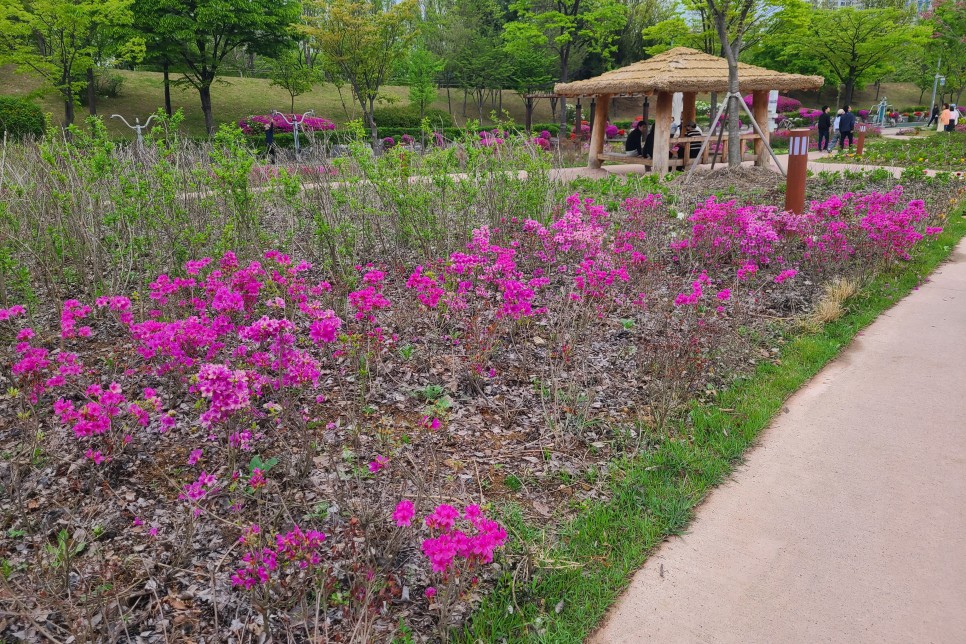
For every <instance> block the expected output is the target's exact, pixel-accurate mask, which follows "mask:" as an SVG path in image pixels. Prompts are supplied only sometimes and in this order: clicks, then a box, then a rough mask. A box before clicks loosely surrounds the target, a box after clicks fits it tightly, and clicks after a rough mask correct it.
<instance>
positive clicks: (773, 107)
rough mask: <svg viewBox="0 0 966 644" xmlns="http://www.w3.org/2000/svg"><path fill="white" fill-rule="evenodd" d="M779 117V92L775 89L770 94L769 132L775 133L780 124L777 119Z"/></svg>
mask: <svg viewBox="0 0 966 644" xmlns="http://www.w3.org/2000/svg"><path fill="white" fill-rule="evenodd" d="M776 116H778V90H777V89H773V90H771V91H770V92H768V131H769V132H774V131H775V128H776V127H778V124H777V123H775V117H776Z"/></svg>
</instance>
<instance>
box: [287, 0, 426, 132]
mask: <svg viewBox="0 0 966 644" xmlns="http://www.w3.org/2000/svg"><path fill="white" fill-rule="evenodd" d="M310 4H311V5H312V6H313V7H315V10H314V11H313V12H312V15H309V16H306V18H305V24H304V25H303V27H302V30H303V31H304V33H305V35H306V36H307V37H308V38H309V39H310V41H311V43H312V44H313V45H314V46H315V48H316V49H318V50H319V52H320V53H321V55H322V56H323V57H324V58H325V60H326V65H327V66H329V68H330V69H332V70H334V71H335V72H336V73H337V74H339V76H341V78H343V79H344V80H345V81H346V83H348V85H349V87H351V88H352V94H353V96H355V98H356V100H357V101H358V102H359V106H360V107H361V108H362V113H363V115H364V117H365V120H366V124H367V125H368V126H369V129H370V132H371V134H372V140H373V143H375V142H376V140H377V139H378V136H379V133H378V130H377V127H376V121H375V118H374V117H373V112H374V110H375V104H376V100H377V99H379V97H380V90H381V89H382V87H383V85H385V84H386V82H387V81H388V80H389V76H390V74H391V73H392V71H393V70H394V69H395V67H396V65H397V64H398V61H400V60H401V59H402V58H403V57H404V56H405V55H406V52H407V50H408V49H409V47H410V45H411V44H412V42H413V40H414V39H415V37H416V31H415V29H414V27H415V24H416V19H417V17H418V16H419V6H418V4H417V2H416V0H403V1H402V2H400V3H399V4H395V5H390V6H389V7H387V8H385V9H384V8H382V7H381V6H379V5H378V4H377V3H373V2H369V1H368V0H330V1H329V2H325V3H324V4H323V3H322V2H319V0H313V2H311V3H310Z"/></svg>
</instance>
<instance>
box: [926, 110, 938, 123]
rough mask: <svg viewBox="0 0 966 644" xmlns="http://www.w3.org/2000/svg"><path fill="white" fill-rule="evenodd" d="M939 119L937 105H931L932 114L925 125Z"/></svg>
mask: <svg viewBox="0 0 966 644" xmlns="http://www.w3.org/2000/svg"><path fill="white" fill-rule="evenodd" d="M938 120H939V105H933V106H932V116H930V117H929V122H928V123H926V127H929V126H930V125H932V124H933V123H935V122H936V121H938Z"/></svg>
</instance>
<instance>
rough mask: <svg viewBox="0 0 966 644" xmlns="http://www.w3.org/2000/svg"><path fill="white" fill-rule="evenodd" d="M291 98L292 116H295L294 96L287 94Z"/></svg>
mask: <svg viewBox="0 0 966 644" xmlns="http://www.w3.org/2000/svg"><path fill="white" fill-rule="evenodd" d="M289 96H291V97H292V114H295V94H289Z"/></svg>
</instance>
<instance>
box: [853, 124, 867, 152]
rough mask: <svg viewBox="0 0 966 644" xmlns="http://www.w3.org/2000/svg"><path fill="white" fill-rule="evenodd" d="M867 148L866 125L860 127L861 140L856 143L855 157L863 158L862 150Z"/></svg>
mask: <svg viewBox="0 0 966 644" xmlns="http://www.w3.org/2000/svg"><path fill="white" fill-rule="evenodd" d="M864 147H865V123H863V124H862V125H860V126H859V138H858V139H856V141H855V156H859V157H860V156H862V148H864Z"/></svg>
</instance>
